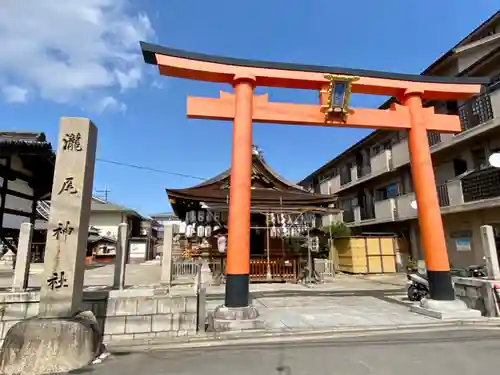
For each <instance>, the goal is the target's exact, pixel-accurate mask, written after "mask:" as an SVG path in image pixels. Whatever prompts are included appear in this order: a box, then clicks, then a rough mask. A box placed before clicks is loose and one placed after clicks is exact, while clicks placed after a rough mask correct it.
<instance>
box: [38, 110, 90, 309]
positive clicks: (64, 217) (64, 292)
mask: <svg viewBox="0 0 500 375" xmlns="http://www.w3.org/2000/svg"><path fill="white" fill-rule="evenodd" d="M96 147H97V128H96V127H95V126H94V124H92V122H91V121H90V120H88V119H86V118H69V117H63V118H62V119H61V124H60V130H59V139H58V145H57V154H56V163H55V171H54V183H53V186H52V196H51V208H50V219H49V223H48V229H47V243H46V247H45V265H44V278H43V283H42V286H41V291H40V312H39V316H40V317H44V318H55V317H71V316H73V315H74V314H75V313H76V312H77V311H78V310H79V309H80V307H81V304H82V298H83V278H84V273H85V254H86V251H87V242H88V229H89V219H90V205H91V202H92V185H93V182H94V165H95V154H96Z"/></svg>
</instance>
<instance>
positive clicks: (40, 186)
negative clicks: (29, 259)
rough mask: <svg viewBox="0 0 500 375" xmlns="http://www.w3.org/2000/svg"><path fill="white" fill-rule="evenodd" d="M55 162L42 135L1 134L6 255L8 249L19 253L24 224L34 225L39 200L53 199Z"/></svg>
mask: <svg viewBox="0 0 500 375" xmlns="http://www.w3.org/2000/svg"><path fill="white" fill-rule="evenodd" d="M54 160H55V154H54V152H53V151H52V146H51V144H50V143H49V142H47V140H46V138H45V135H44V134H43V133H28V132H0V244H2V245H3V246H2V252H3V253H5V252H7V251H8V250H9V249H10V250H11V251H12V252H14V253H15V252H16V246H17V239H18V236H19V229H20V227H21V224H22V223H24V222H31V223H32V224H34V223H35V220H36V218H37V209H36V208H37V201H38V200H39V199H42V198H46V197H47V196H50V193H51V190H52V179H53V175H54ZM36 235H37V234H36V233H35V234H34V238H33V241H34V242H36V241H37V238H36Z"/></svg>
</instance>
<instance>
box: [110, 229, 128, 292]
mask: <svg viewBox="0 0 500 375" xmlns="http://www.w3.org/2000/svg"><path fill="white" fill-rule="evenodd" d="M117 237H118V238H117V240H116V257H115V274H114V280H113V288H115V289H120V290H122V289H124V288H125V272H126V267H127V255H128V224H127V223H121V224H120V225H119V226H118V236H117Z"/></svg>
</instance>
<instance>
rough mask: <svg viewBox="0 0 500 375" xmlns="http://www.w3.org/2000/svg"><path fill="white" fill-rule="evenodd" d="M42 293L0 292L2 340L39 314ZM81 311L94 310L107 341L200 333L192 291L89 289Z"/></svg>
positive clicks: (0, 336) (195, 302)
mask: <svg viewBox="0 0 500 375" xmlns="http://www.w3.org/2000/svg"><path fill="white" fill-rule="evenodd" d="M39 300H40V294H39V292H22V293H2V294H0V340H1V342H3V338H4V337H5V335H6V333H7V331H8V330H9V328H10V327H11V326H13V325H14V324H15V323H16V322H18V321H20V320H22V319H26V318H30V317H33V316H35V315H36V314H37V313H38V306H39ZM82 310H91V311H92V312H93V313H94V314H95V316H96V317H97V319H98V321H99V324H100V326H101V329H103V332H104V342H105V343H106V342H109V341H111V340H124V339H125V340H127V339H135V338H137V339H144V338H153V337H175V336H191V335H196V332H197V316H198V315H197V310H198V303H197V296H196V294H195V293H194V292H192V291H187V290H186V291H185V292H176V293H175V294H167V292H166V291H165V290H158V289H130V290H123V291H118V290H114V291H91V292H90V291H89V292H85V293H84V303H83V306H82Z"/></svg>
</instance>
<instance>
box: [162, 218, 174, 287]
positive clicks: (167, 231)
mask: <svg viewBox="0 0 500 375" xmlns="http://www.w3.org/2000/svg"><path fill="white" fill-rule="evenodd" d="M173 242H174V228H173V226H172V225H165V226H164V227H163V251H162V254H161V284H162V285H165V286H167V287H170V286H171V285H172V247H173V244H174V243H173Z"/></svg>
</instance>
